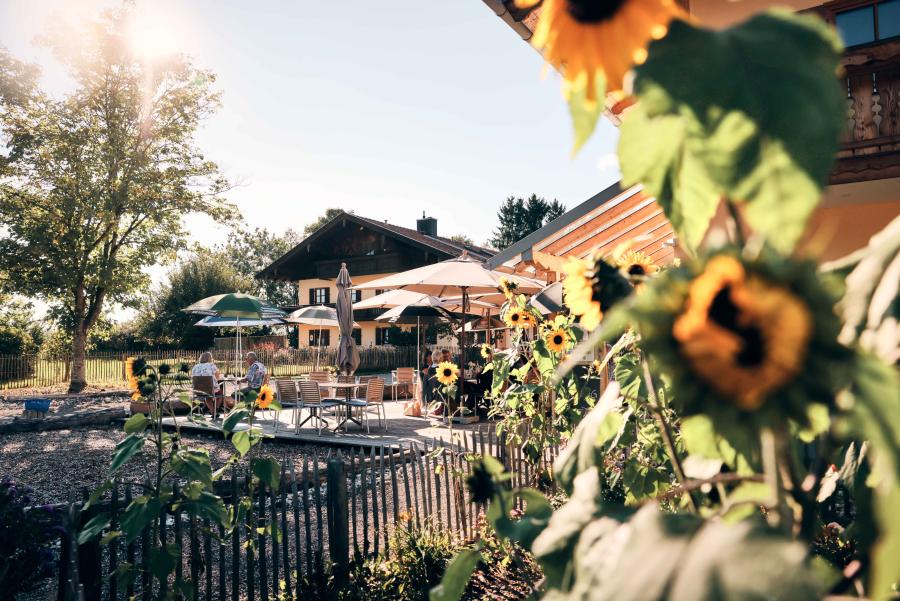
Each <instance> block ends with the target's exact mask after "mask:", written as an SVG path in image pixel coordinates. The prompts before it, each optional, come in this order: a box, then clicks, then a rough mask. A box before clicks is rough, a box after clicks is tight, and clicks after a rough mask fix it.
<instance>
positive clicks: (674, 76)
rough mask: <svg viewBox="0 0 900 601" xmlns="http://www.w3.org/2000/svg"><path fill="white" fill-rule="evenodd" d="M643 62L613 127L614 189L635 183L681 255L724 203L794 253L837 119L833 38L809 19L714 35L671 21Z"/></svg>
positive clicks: (773, 14)
mask: <svg viewBox="0 0 900 601" xmlns="http://www.w3.org/2000/svg"><path fill="white" fill-rule="evenodd" d="M649 50H650V53H649V58H648V59H647V61H646V62H645V63H644V64H643V65H641V66H640V67H638V68H637V69H636V73H637V77H636V80H635V89H636V93H637V95H638V97H639V99H640V102H639V104H638V106H637V107H635V108H634V109H633V110H632V111H631V112H630V113H629V114H628V115H626V118H625V121H624V123H623V126H622V136H621V138H620V146H619V154H620V156H619V160H620V163H621V167H622V176H623V183H624V184H625V185H631V184H634V183H643V184H644V186H645V189H646V190H647V192H648V193H649V194H651V195H654V196H656V197H657V199H658V200H659V202H660V204H661V205H662V206H663V208H664V209H665V210H666V214H667V216H668V217H669V219H670V220H671V221H672V224H673V226H674V227H675V228H676V230H677V231H678V234H679V236H680V237H681V238H682V240H683V241H684V243H685V245H686V246H687V247H688V248H690V249H694V248H696V246H697V244H698V243H699V242H700V240H701V238H702V236H703V232H704V231H705V230H706V227H707V225H708V223H709V221H710V219H711V218H712V217H713V215H714V213H715V208H716V205H717V203H718V201H719V199H720V198H721V197H726V198H728V199H730V200H731V201H733V202H735V203H738V204H744V205H745V210H744V215H745V217H746V219H747V221H748V222H749V224H750V226H751V227H752V228H753V229H754V230H755V231H757V232H758V233H760V234H762V235H764V236H765V237H766V238H767V240H768V241H769V242H770V243H771V244H772V245H773V246H774V247H775V248H777V249H779V250H781V251H784V252H787V251H790V250H792V249H793V247H794V245H795V244H796V242H797V240H798V239H799V237H800V235H801V234H802V232H803V230H804V227H805V224H806V220H807V218H808V217H809V214H810V212H811V211H812V210H813V208H815V206H816V204H817V203H818V202H819V200H820V197H821V189H822V186H824V184H825V183H826V181H827V176H828V172H829V170H830V168H831V165H832V162H833V161H834V153H835V151H836V149H837V144H838V137H839V134H840V129H841V127H842V121H843V117H844V113H845V106H844V99H843V96H842V94H841V91H840V87H839V85H838V81H837V78H836V71H837V68H838V61H839V60H840V56H841V45H840V42H839V40H838V38H837V35H836V34H835V33H834V32H833V31H832V30H831V28H829V27H828V26H827V25H826V24H825V23H824V22H822V21H821V20H820V19H818V18H816V17H810V16H800V15H796V14H793V13H790V12H788V11H782V10H772V11H769V12H767V13H763V14H760V15H757V16H755V17H753V18H751V19H749V20H747V21H745V22H743V23H740V24H738V25H735V26H734V27H731V28H728V29H725V30H721V31H714V30H709V29H703V28H700V27H697V26H694V25H692V24H689V23H687V22H685V21H675V22H673V23H672V25H671V27H670V30H669V33H668V35H666V37H664V38H663V39H662V40H659V41H656V42H654V43H653V44H651V46H650V49H649Z"/></svg>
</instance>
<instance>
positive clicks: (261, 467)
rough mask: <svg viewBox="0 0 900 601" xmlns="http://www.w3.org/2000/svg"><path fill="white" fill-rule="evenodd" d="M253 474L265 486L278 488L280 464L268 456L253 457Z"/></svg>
mask: <svg viewBox="0 0 900 601" xmlns="http://www.w3.org/2000/svg"><path fill="white" fill-rule="evenodd" d="M252 464H253V475H254V476H256V477H257V478H259V481H260V482H262V483H263V484H265V485H266V486H268V487H270V488H273V489H275V490H278V486H279V482H280V481H281V466H280V465H278V462H277V461H275V460H274V459H271V458H269V457H255V458H254V459H253V462H252Z"/></svg>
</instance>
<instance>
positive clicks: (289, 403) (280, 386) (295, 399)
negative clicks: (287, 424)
mask: <svg viewBox="0 0 900 601" xmlns="http://www.w3.org/2000/svg"><path fill="white" fill-rule="evenodd" d="M275 394H276V395H277V398H278V403H279V404H280V405H281V408H282V409H285V408H290V407H293V408H295V409H296V408H297V407H298V406H299V405H300V396H299V395H298V394H297V385H296V384H294V382H293V380H275ZM280 413H281V412H280V411H276V412H275V433H276V434H277V433H278V424H279V420H278V416H279V414H280ZM299 413H300V411H299V410H295V411H294V419H293V420H291V421H292V422H293V423H294V425H296V424H297V416H298V415H299Z"/></svg>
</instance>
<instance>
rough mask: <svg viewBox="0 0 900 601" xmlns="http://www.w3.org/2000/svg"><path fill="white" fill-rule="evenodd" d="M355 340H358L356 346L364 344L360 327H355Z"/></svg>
mask: <svg viewBox="0 0 900 601" xmlns="http://www.w3.org/2000/svg"><path fill="white" fill-rule="evenodd" d="M352 336H353V340H355V341H356V346H362V330H360V329H359V328H353V334H352Z"/></svg>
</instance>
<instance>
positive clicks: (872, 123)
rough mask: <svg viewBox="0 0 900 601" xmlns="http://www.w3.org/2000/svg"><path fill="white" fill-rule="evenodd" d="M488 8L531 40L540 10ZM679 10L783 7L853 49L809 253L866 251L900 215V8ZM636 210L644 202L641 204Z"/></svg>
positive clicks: (856, 2)
mask: <svg viewBox="0 0 900 601" xmlns="http://www.w3.org/2000/svg"><path fill="white" fill-rule="evenodd" d="M482 1H483V2H484V3H485V4H486V5H487V6H488V7H489V8H490V9H491V10H493V11H494V13H495V14H496V15H497V16H498V17H500V18H501V19H502V20H503V21H504V22H506V23H507V25H509V27H510V28H511V29H512V30H513V31H514V32H515V33H516V34H518V36H519V37H521V38H522V39H523V40H528V39H530V38H531V35H532V32H533V31H534V28H535V25H536V23H537V19H538V11H539V10H540V9H538V11H521V10H518V9H516V8H515V7H514V4H513V3H512V2H511V1H509V0H482ZM679 4H680V5H681V6H682V7H683V8H684V9H685V10H686V11H687V12H689V13H690V14H691V15H692V16H693V17H696V18H697V20H698V21H699V22H700V23H702V24H703V25H705V26H709V27H713V28H720V27H727V26H730V25H733V24H735V23H737V22H739V21H742V20H744V19H745V18H747V17H748V16H750V15H751V14H754V13H756V12H758V11H760V10H764V9H766V8H768V7H770V6H775V5H778V6H788V7H790V8H793V9H794V10H796V11H801V12H811V13H816V14H818V15H820V16H821V17H822V18H823V19H825V20H826V21H827V22H829V23H831V24H832V25H833V26H835V27H836V28H837V29H838V31H839V32H840V33H841V35H842V37H843V39H844V40H845V42H846V44H847V49H846V51H845V53H844V57H843V60H842V66H843V69H844V73H843V75H842V77H843V80H842V83H843V84H844V85H845V87H846V92H847V110H848V112H847V122H846V124H847V126H846V128H845V129H844V132H843V136H842V140H841V146H840V149H839V151H838V153H837V156H836V157H835V163H834V167H833V169H832V172H831V174H830V177H829V185H828V186H827V187H826V188H825V191H824V194H823V197H822V202H821V204H820V206H819V207H818V208H817V210H816V212H815V213H814V215H813V216H812V218H811V220H810V223H809V226H808V229H807V232H806V238H805V240H804V243H803V248H802V250H805V251H806V252H807V253H808V254H811V255H812V256H815V257H816V258H817V259H818V260H820V261H828V260H832V259H836V258H839V257H842V256H845V255H847V254H849V253H850V252H852V251H854V250H856V249H858V248H861V247H863V246H865V244H866V243H867V242H868V240H869V238H870V237H871V236H872V235H873V234H874V233H876V232H878V231H879V230H880V229H881V228H882V227H884V226H885V225H886V224H887V223H888V222H889V221H890V220H891V219H893V218H894V217H895V216H897V215H898V214H900V2H898V1H897V0H835V1H833V2H827V3H821V2H815V1H809V0H779V1H778V2H774V1H772V0H743V1H741V2H725V1H723V0H679ZM629 106H631V101H630V100H625V101H620V100H618V99H615V98H612V97H610V98H608V99H607V102H606V111H605V115H606V117H607V118H608V119H609V120H610V121H611V122H612V123H613V124H614V125H618V124H619V123H621V118H622V116H623V115H624V113H625V112H626V111H627V110H628V108H629ZM635 193H636V194H637V193H639V189H635ZM602 194H603V193H602V192H601V195H602ZM645 200H646V199H645ZM632 202H639V201H638V200H637V199H636V198H635V199H633V201H632ZM645 210H647V211H649V210H650V209H649V208H645ZM601 212H602V211H601ZM616 219H618V218H616ZM618 221H621V219H618ZM625 221H626V222H628V223H626V224H624V225H623V226H622V227H623V228H624V229H626V230H627V232H628V236H629V237H644V236H646V237H647V239H649V240H650V241H651V244H654V245H657V244H659V243H660V241H659V240H658V236H657V235H656V234H658V233H660V232H662V230H663V229H664V226H661V225H660V223H659V222H658V221H653V220H652V219H651V220H647V221H646V222H641V220H640V219H639V218H629V219H626V220H625ZM635 222H636V223H635ZM582 225H584V224H582ZM596 225H597V226H598V230H597V232H598V235H597V237H596V240H594V242H595V243H596V244H597V245H601V246H606V247H608V245H609V244H610V242H609V239H610V236H609V235H608V234H610V233H613V232H611V231H610V228H609V227H607V226H606V225H605V224H603V223H602V222H598V223H597V224H596ZM632 226H634V227H632ZM582 237H584V235H583V236H582ZM620 241H623V240H620ZM562 246H564V245H557V246H556V247H553V246H550V245H548V247H547V250H548V252H563V254H564V255H566V254H576V255H577V254H579V252H580V250H579V248H578V247H574V248H573V249H570V250H562ZM650 250H652V251H653V252H655V253H656V255H657V256H658V257H659V258H663V257H664V256H665V255H667V254H669V256H670V257H671V256H672V255H671V254H670V253H669V252H668V251H664V250H662V249H661V248H660V247H658V246H656V247H653V248H651V249H650ZM676 250H677V248H676V249H675V250H673V251H672V252H675V251H676ZM502 254H503V253H501V255H502ZM507 254H508V253H507ZM500 258H501V259H502V261H500V263H501V264H502V263H503V262H508V261H510V260H511V259H512V257H510V256H501V257H500Z"/></svg>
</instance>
